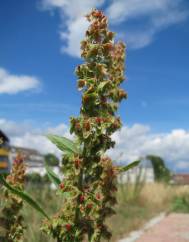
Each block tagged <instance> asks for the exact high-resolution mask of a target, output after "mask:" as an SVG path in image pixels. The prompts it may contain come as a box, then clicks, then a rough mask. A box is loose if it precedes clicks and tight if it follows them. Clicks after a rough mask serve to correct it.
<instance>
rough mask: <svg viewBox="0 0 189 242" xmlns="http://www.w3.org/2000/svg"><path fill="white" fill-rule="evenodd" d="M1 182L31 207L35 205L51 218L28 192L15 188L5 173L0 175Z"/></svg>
mask: <svg viewBox="0 0 189 242" xmlns="http://www.w3.org/2000/svg"><path fill="white" fill-rule="evenodd" d="M0 182H1V183H2V184H3V185H4V186H5V187H6V188H7V189H8V190H9V191H10V192H12V193H14V194H15V195H17V196H18V197H20V198H21V199H23V200H24V201H25V202H27V203H28V204H29V205H30V206H31V207H33V208H34V209H35V210H37V211H38V212H39V213H41V214H42V215H43V216H44V217H46V218H47V219H50V218H49V216H48V215H47V214H46V213H45V211H44V210H43V209H42V208H41V207H40V205H39V204H38V203H37V202H36V201H34V200H33V198H31V197H30V196H29V195H28V194H27V193H25V192H23V191H21V190H19V189H16V188H14V187H13V186H11V185H10V184H8V183H7V182H6V180H5V179H4V177H3V175H0Z"/></svg>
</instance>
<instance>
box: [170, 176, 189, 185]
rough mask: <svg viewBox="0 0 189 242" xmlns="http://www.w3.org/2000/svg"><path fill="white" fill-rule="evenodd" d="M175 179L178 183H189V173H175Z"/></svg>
mask: <svg viewBox="0 0 189 242" xmlns="http://www.w3.org/2000/svg"><path fill="white" fill-rule="evenodd" d="M173 181H174V182H175V183H176V184H181V185H186V184H189V174H187V173H185V174H175V175H173Z"/></svg>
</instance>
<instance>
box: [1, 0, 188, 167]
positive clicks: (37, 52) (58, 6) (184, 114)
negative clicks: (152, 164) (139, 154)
mask: <svg viewBox="0 0 189 242" xmlns="http://www.w3.org/2000/svg"><path fill="white" fill-rule="evenodd" d="M141 3H142V4H141ZM78 4H79V5H78ZM94 6H97V7H99V8H100V9H103V10H104V11H105V12H106V14H107V15H108V16H109V19H110V28H111V29H112V30H114V31H116V32H117V33H118V34H117V38H121V39H123V40H124V41H125V42H126V43H127V60H126V76H127V82H125V83H124V85H123V87H124V88H125V89H126V90H127V92H128V96H129V98H128V100H127V101H124V102H123V103H122V104H121V108H120V115H121V118H122V120H123V123H124V125H127V126H128V127H132V126H133V125H135V124H138V125H140V126H141V127H146V126H148V127H150V131H149V132H150V135H152V136H153V137H154V135H157V136H158V137H159V136H161V135H162V134H163V135H165V134H166V135H168V134H170V133H171V132H173V131H174V130H182V131H184V132H186V134H187V135H188V133H187V132H188V130H189V112H188V110H189V47H188V43H189V2H188V1H187V0H174V1H172V0H143V1H139V0H125V1H124V0H117V1H114V0H112V1H110V0H90V1H89V0H83V1H80V3H79V1H76V0H70V1H68V0H33V1H25V0H20V1H11V0H1V3H0V120H4V123H5V120H6V123H9V122H11V123H14V124H15V127H16V125H19V124H23V123H24V124H25V123H29V125H31V127H32V129H36V128H41V127H46V128H49V127H56V126H58V125H60V124H61V123H64V124H66V125H67V124H68V121H69V117H70V116H71V115H78V112H79V106H80V93H79V92H78V91H77V89H76V77H75V75H74V69H75V67H76V65H77V64H79V63H81V62H82V60H81V59H80V58H79V57H78V53H79V48H78V46H79V41H80V38H81V36H82V33H83V31H84V29H85V28H86V27H87V24H86V22H85V20H84V18H83V17H82V16H83V15H84V13H86V12H88V9H90V8H91V7H94ZM2 123H3V122H2ZM0 124H1V123H0ZM6 127H7V126H6ZM6 127H5V126H4V127H3V126H2V128H5V129H6ZM145 132H146V131H145ZM185 138H186V137H185ZM187 138H188V136H187ZM187 147H188V146H187ZM160 153H161V152H160ZM166 157H167V156H166ZM182 162H185V163H186V161H185V160H183V161H182ZM187 162H188V161H187Z"/></svg>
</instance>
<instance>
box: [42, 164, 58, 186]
mask: <svg viewBox="0 0 189 242" xmlns="http://www.w3.org/2000/svg"><path fill="white" fill-rule="evenodd" d="M45 169H46V172H47V175H48V177H49V179H50V180H51V182H52V183H54V184H55V185H56V186H57V187H59V185H60V183H61V180H60V179H59V177H58V176H57V175H56V174H55V173H54V171H53V170H52V169H51V168H50V167H49V166H48V165H47V163H45Z"/></svg>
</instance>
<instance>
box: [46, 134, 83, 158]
mask: <svg viewBox="0 0 189 242" xmlns="http://www.w3.org/2000/svg"><path fill="white" fill-rule="evenodd" d="M47 137H48V139H49V140H50V141H51V142H52V143H53V144H55V145H56V146H57V147H58V148H59V149H60V150H61V151H64V153H66V154H68V155H70V154H78V153H79V149H78V147H77V145H76V144H75V143H74V142H73V141H71V140H70V139H67V138H65V137H60V136H58V135H52V134H48V135H47Z"/></svg>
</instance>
